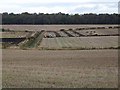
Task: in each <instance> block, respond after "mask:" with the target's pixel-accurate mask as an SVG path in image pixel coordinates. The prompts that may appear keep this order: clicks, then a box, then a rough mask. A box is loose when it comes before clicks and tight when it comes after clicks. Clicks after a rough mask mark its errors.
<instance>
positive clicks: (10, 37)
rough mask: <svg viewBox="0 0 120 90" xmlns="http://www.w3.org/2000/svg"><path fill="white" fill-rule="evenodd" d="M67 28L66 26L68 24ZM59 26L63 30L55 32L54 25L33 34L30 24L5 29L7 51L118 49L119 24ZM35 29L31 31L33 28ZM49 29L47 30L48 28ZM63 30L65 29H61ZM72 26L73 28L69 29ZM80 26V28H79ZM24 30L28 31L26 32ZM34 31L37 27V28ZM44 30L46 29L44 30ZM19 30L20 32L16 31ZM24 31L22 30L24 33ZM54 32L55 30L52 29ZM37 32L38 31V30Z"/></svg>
mask: <svg viewBox="0 0 120 90" xmlns="http://www.w3.org/2000/svg"><path fill="white" fill-rule="evenodd" d="M65 26H66V25H65ZM65 26H59V25H58V26H55V28H56V27H58V28H59V30H58V28H57V29H56V30H54V29H55V28H53V26H51V27H50V26H49V25H48V26H44V25H43V27H42V26H36V28H38V30H37V29H36V28H35V29H34V30H33V31H31V30H32V27H31V26H30V27H29V25H28V26H24V25H23V27H21V26H19V29H18V31H17V27H18V26H14V28H13V26H12V25H11V27H10V26H8V28H9V29H7V28H6V27H7V26H5V25H4V26H3V32H1V33H2V40H3V48H12V49H14V48H15V49H16V48H18V49H39V50H43V49H44V50H45V49H47V50H49V49H54V50H57V49H61V50H64V49H72V50H73V49H74V50H81V49H116V48H119V45H118V36H119V33H118V28H119V27H118V26H116V25H112V26H109V25H103V26H102V25H99V26H97V25H96V26H94V25H93V26H92V25H86V26H85V25H83V26H77V25H75V26H71V28H70V25H68V26H66V28H65V29H63V27H65ZM28 27H29V28H31V29H29V28H28ZM45 27H47V28H46V29H45ZM60 27H61V28H62V29H60ZM68 27H69V29H67V28H68ZM75 27H76V28H75ZM23 28H24V31H23ZM33 28H34V26H33ZM43 28H44V30H43ZM14 29H16V30H14ZM20 29H21V30H20ZM51 29H53V30H51ZM35 30H36V31H35Z"/></svg>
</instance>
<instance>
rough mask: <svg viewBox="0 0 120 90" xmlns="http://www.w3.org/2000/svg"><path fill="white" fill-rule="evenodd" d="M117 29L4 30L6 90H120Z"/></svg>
mask: <svg viewBox="0 0 120 90" xmlns="http://www.w3.org/2000/svg"><path fill="white" fill-rule="evenodd" d="M119 28H120V27H119V26H117V25H3V29H1V32H0V34H2V37H1V38H0V39H1V42H0V47H1V48H2V67H3V68H2V70H3V72H2V76H3V77H2V85H3V88H117V87H118V49H120V46H119V43H120V42H119V41H118V37H119V36H120V34H119Z"/></svg>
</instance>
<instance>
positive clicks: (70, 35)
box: [61, 30, 74, 37]
mask: <svg viewBox="0 0 120 90" xmlns="http://www.w3.org/2000/svg"><path fill="white" fill-rule="evenodd" d="M61 31H62V32H64V33H65V34H67V35H68V36H69V37H74V36H73V35H72V34H70V33H68V32H67V31H66V30H61Z"/></svg>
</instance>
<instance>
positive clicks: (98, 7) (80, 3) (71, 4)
mask: <svg viewBox="0 0 120 90" xmlns="http://www.w3.org/2000/svg"><path fill="white" fill-rule="evenodd" d="M118 1H119V0H0V13H3V12H9V13H11V12H13V13H22V12H29V13H58V12H62V13H69V14H75V13H79V14H84V13H118Z"/></svg>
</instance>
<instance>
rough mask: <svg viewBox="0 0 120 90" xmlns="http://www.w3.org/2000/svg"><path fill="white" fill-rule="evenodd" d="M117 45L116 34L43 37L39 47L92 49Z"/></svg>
mask: <svg viewBox="0 0 120 90" xmlns="http://www.w3.org/2000/svg"><path fill="white" fill-rule="evenodd" d="M109 47H114V48H115V47H116V48H117V47H118V36H109V37H106V36H104V37H89V38H88V37H76V38H75V37H62V38H44V39H43V40H42V42H41V44H40V46H39V49H92V48H98V49H99V48H109Z"/></svg>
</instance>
